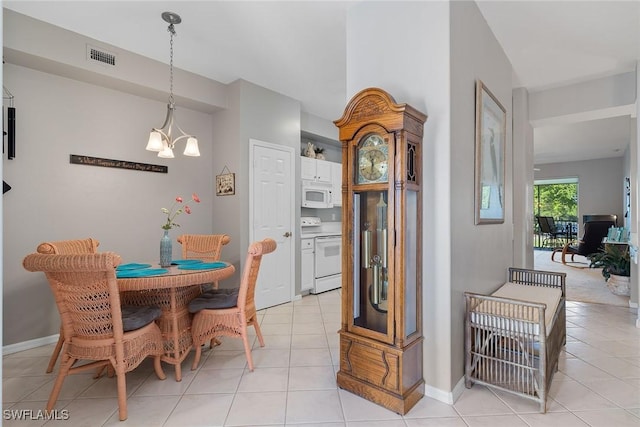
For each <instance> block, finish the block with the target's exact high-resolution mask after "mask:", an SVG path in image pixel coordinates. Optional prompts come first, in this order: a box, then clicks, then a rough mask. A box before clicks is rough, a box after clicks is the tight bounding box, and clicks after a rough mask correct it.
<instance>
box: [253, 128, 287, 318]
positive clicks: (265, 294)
mask: <svg viewBox="0 0 640 427" xmlns="http://www.w3.org/2000/svg"><path fill="white" fill-rule="evenodd" d="M249 142H250V149H251V161H252V169H251V170H252V181H251V190H250V191H251V197H250V199H251V207H250V209H251V214H250V218H249V221H250V224H251V230H252V233H251V234H252V236H251V241H256V240H262V239H264V238H266V237H270V238H272V239H274V240H275V241H276V242H277V243H278V247H277V249H276V250H275V252H273V253H271V254H269V255H266V256H265V257H264V258H263V260H262V261H263V262H262V264H261V265H260V273H259V274H258V282H257V284H256V296H255V297H256V308H257V309H262V308H266V307H271V306H274V305H278V304H282V303H285V302H289V301H291V299H292V297H293V289H294V283H295V282H294V272H295V259H294V257H293V248H292V245H293V241H294V240H293V230H294V225H293V220H294V212H293V202H294V200H295V198H294V193H293V189H294V187H293V176H292V174H293V173H292V165H293V155H294V153H293V148H291V147H286V146H282V145H276V144H270V143H267V142H263V141H258V140H255V139H251V140H250V141H249Z"/></svg>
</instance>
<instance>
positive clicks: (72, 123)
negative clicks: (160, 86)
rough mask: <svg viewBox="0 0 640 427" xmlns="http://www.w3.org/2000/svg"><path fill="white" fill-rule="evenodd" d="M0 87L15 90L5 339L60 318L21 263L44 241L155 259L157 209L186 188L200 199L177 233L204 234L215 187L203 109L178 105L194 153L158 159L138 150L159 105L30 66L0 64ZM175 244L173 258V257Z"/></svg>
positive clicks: (25, 335)
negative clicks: (131, 166)
mask: <svg viewBox="0 0 640 427" xmlns="http://www.w3.org/2000/svg"><path fill="white" fill-rule="evenodd" d="M3 83H4V85H5V86H6V87H7V88H10V90H11V92H12V93H13V95H14V96H15V107H16V112H17V120H16V144H17V153H16V158H15V159H14V160H7V159H6V157H5V158H4V160H3V178H4V180H5V181H7V182H8V183H9V184H10V185H11V186H12V187H13V188H12V190H11V191H9V192H8V193H6V194H5V195H4V196H3V205H4V234H3V261H4V274H3V281H4V288H3V311H4V322H3V325H4V330H3V334H4V345H7V344H12V343H16V342H20V341H26V340H30V339H35V338H39V337H43V336H48V335H51V334H55V333H57V332H58V328H59V316H58V314H57V311H56V308H55V305H54V304H53V300H52V298H51V292H50V291H49V289H48V285H47V282H46V281H45V279H44V276H43V275H42V274H36V273H29V272H27V271H25V270H24V269H23V268H22V259H23V258H24V256H25V255H27V254H28V253H30V252H33V251H35V249H36V246H37V245H38V244H39V243H41V242H43V241H50V240H63V239H72V238H86V237H94V238H96V239H98V240H99V241H100V250H103V251H107V250H110V251H115V252H117V253H119V254H120V255H121V256H122V257H123V259H124V261H128V262H131V261H155V260H157V258H158V256H159V255H158V251H159V249H158V248H159V241H160V237H161V235H162V230H161V228H160V227H161V225H162V224H163V222H164V220H165V217H164V215H163V214H162V212H161V211H160V208H162V207H167V208H169V207H170V205H171V203H172V202H173V200H174V198H175V197H176V196H177V195H182V196H183V197H184V198H186V199H188V198H189V196H190V195H191V193H192V192H196V193H198V194H199V195H200V197H201V199H202V203H200V204H197V205H193V206H192V207H193V213H192V214H191V215H186V214H183V215H182V216H181V217H179V220H178V223H179V224H181V226H182V227H181V228H178V229H174V230H172V231H171V235H172V237H173V238H174V239H175V238H176V237H177V236H178V235H179V234H182V233H209V232H211V231H212V230H211V227H212V220H211V212H212V208H213V205H214V203H215V202H216V201H217V200H215V199H214V197H215V195H214V194H215V192H214V188H213V185H212V184H211V183H212V180H213V178H214V177H213V170H212V169H211V162H212V157H213V145H212V142H213V141H212V132H211V116H210V115H209V114H205V113H200V112H196V111H192V110H188V109H186V108H180V110H179V111H178V119H179V123H180V125H181V126H182V127H183V128H184V129H186V130H188V131H189V132H192V133H194V134H196V135H197V136H198V138H199V141H200V152H201V154H202V156H201V157H196V158H193V157H185V156H182V154H181V150H183V149H184V147H183V146H179V147H178V149H176V158H175V159H172V160H167V159H160V158H158V157H157V156H156V153H152V152H149V151H145V150H144V147H145V145H146V142H147V139H148V136H149V129H150V128H151V127H152V126H160V125H161V124H162V121H163V120H164V116H165V114H166V104H165V103H162V102H158V101H154V100H149V99H145V98H142V97H139V96H135V95H131V94H127V93H124V92H120V91H116V90H112V89H108V88H103V87H99V86H95V85H92V84H88V83H84V82H79V81H75V80H71V79H67V78H63V77H59V76H56V75H53V74H47V73H43V72H40V71H36V70H33V69H29V68H25V67H21V66H16V65H12V64H5V65H4V82H3ZM70 154H80V155H87V156H94V157H102V158H109V159H116V160H127V161H131V162H140V163H152V164H159V165H167V166H168V168H169V173H167V174H161V173H151V172H138V171H131V170H125V169H114V168H104V167H93V166H84V165H75V164H70V163H69V155H70ZM179 250H180V248H179V245H178V244H177V243H176V244H174V255H179V253H180V252H179Z"/></svg>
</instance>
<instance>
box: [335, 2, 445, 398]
mask: <svg viewBox="0 0 640 427" xmlns="http://www.w3.org/2000/svg"><path fill="white" fill-rule="evenodd" d="M392 29H393V30H392ZM449 86H450V76H449V5H448V4H447V3H446V2H362V3H359V4H357V5H354V6H353V7H351V9H349V12H348V15H347V96H348V97H349V98H351V97H352V96H353V95H355V94H356V93H357V92H359V91H360V90H362V89H364V88H366V87H380V88H382V89H384V90H385V91H387V92H388V93H389V94H391V95H392V96H393V97H394V98H395V100H396V102H400V103H408V104H410V105H412V106H413V107H415V108H417V109H418V110H420V111H422V112H424V113H426V114H427V115H428V116H429V117H428V119H427V122H426V123H425V126H424V137H423V171H424V176H423V177H422V188H423V224H424V226H423V227H424V230H423V236H424V241H423V246H422V247H423V276H422V286H423V334H424V336H425V340H424V344H423V351H424V363H423V370H424V378H425V382H426V393H427V394H428V395H432V396H438V397H439V398H441V399H443V400H447V396H448V392H449V391H450V390H451V381H450V372H451V344H450V343H451V323H450V319H451V304H450V299H451V293H450V290H451V271H450V265H451V250H450V249H451V247H450V244H451V234H450V233H451V231H450V230H451V212H450V203H451V197H452V192H451V184H450V170H451V161H450V159H451V146H450V140H451V134H450V122H451V119H450V97H449ZM345 105H346V103H345Z"/></svg>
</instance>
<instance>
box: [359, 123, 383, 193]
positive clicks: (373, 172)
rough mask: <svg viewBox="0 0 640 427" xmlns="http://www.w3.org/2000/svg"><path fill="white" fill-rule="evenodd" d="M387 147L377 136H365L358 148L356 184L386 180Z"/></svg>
mask: <svg viewBox="0 0 640 427" xmlns="http://www.w3.org/2000/svg"><path fill="white" fill-rule="evenodd" d="M388 168H389V146H388V145H387V143H386V142H385V141H384V139H382V138H381V137H380V136H379V135H375V134H373V135H369V136H367V137H366V138H365V139H364V141H363V142H362V144H360V147H359V148H358V184H367V183H372V182H386V181H387V180H388Z"/></svg>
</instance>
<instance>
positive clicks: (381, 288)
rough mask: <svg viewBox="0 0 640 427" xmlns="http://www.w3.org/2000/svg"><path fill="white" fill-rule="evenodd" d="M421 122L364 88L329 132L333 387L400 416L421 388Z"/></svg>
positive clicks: (400, 106)
mask: <svg viewBox="0 0 640 427" xmlns="http://www.w3.org/2000/svg"><path fill="white" fill-rule="evenodd" d="M426 119H427V116H426V115H424V114H423V113H421V112H419V111H418V110H416V109H415V108H413V107H411V106H409V105H407V104H396V102H395V100H394V99H393V98H392V97H391V96H390V95H389V94H388V93H386V92H385V91H383V90H382V89H378V88H369V89H365V90H363V91H361V92H360V93H358V94H357V95H355V96H354V97H353V99H351V101H350V102H349V104H348V105H347V107H346V108H345V110H344V114H343V115H342V118H340V119H339V120H336V121H335V122H334V123H335V125H336V126H337V127H338V128H339V132H340V141H341V142H342V165H343V166H342V206H343V211H342V212H343V216H342V221H343V225H342V247H343V251H342V253H343V255H342V325H341V329H340V332H339V333H340V371H339V372H338V375H337V382H338V386H339V387H341V388H343V389H345V390H349V391H351V392H353V393H355V394H357V395H359V396H362V397H364V398H365V399H368V400H370V401H372V402H375V403H377V404H379V405H382V406H384V407H386V408H387V409H390V410H392V411H394V412H397V413H399V414H405V413H407V412H408V411H409V409H411V408H412V407H413V405H415V404H416V402H417V401H418V400H420V398H422V396H423V394H424V379H423V378H422V340H423V338H422V274H421V270H422V164H421V152H422V148H421V147H422V133H423V125H424V122H425V121H426Z"/></svg>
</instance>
